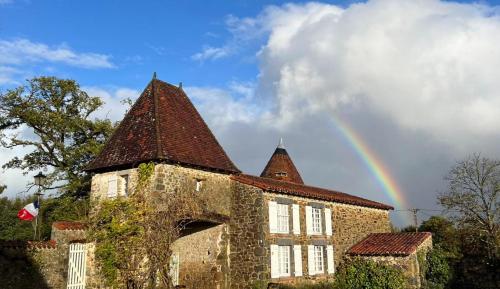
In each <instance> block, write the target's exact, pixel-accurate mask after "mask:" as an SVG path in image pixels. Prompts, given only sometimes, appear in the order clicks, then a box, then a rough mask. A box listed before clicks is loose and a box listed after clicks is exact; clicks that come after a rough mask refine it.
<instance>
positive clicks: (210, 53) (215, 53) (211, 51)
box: [191, 46, 232, 61]
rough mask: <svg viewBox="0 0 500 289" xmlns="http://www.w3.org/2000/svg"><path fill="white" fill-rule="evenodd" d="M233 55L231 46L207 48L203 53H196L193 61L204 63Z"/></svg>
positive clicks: (192, 57)
mask: <svg viewBox="0 0 500 289" xmlns="http://www.w3.org/2000/svg"><path fill="white" fill-rule="evenodd" d="M231 53H232V51H231V49H230V47H229V46H223V47H211V46H207V47H205V48H203V50H202V51H201V52H198V53H195V54H194V55H192V56H191V59H193V60H198V61H204V60H208V59H212V60H215V59H218V58H222V57H225V56H228V55H230V54H231Z"/></svg>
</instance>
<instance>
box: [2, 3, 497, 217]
mask: <svg viewBox="0 0 500 289" xmlns="http://www.w3.org/2000/svg"><path fill="white" fill-rule="evenodd" d="M496 5H499V1H479V2H471V1H458V2H457V1H439V0H421V1H415V0H372V1H366V2H357V1H326V2H325V1H323V2H306V1H301V2H290V1H221V0H215V1H97V0H96V1H62V0H61V1H30V0H0V90H5V89H8V88H12V87H15V86H18V85H20V84H22V83H23V81H24V80H25V79H27V78H31V77H33V76H37V75H55V76H58V77H63V78H71V79H75V80H77V81H78V82H79V83H80V84H81V86H82V87H83V88H84V89H86V90H87V91H88V92H89V94H92V95H99V96H101V97H103V99H104V100H105V101H106V105H105V107H104V108H103V109H102V111H100V112H99V114H98V115H97V116H98V117H102V116H107V117H110V118H112V119H113V120H120V119H121V118H122V116H123V113H124V111H125V107H124V106H123V105H121V104H120V100H121V99H123V98H126V97H130V98H132V99H133V98H135V97H137V95H138V94H139V92H140V91H141V90H142V89H143V88H144V87H145V86H146V84H147V83H148V81H149V80H150V79H151V77H152V74H153V72H154V71H156V72H157V74H158V78H160V79H162V80H165V81H167V82H171V83H173V84H177V83H179V82H183V85H184V87H186V91H187V92H188V95H189V96H190V97H191V99H192V100H193V101H194V103H195V104H196V106H197V108H198V109H199V111H200V112H201V114H202V115H203V116H204V118H205V120H206V121H207V123H208V124H209V126H210V127H211V128H212V129H213V131H214V133H215V134H216V136H217V137H218V139H219V141H220V142H221V143H222V145H223V146H224V148H225V149H226V151H227V152H228V154H229V155H230V157H231V158H232V159H233V161H234V162H235V163H236V164H237V166H238V167H239V168H240V169H242V170H243V171H245V172H248V173H252V174H259V173H260V170H262V168H263V167H264V165H265V163H266V161H267V159H268V158H269V156H270V154H271V153H272V151H273V150H274V147H275V146H276V144H277V141H278V139H279V137H284V138H285V144H286V146H287V148H288V150H289V152H290V153H291V155H292V158H293V159H294V161H295V163H296V165H297V167H298V168H299V170H300V171H301V173H302V176H303V178H304V180H305V181H306V183H309V184H313V185H318V186H323V187H328V188H333V189H338V190H342V191H345V192H348V193H353V194H357V195H360V196H363V197H367V198H370V199H374V200H378V201H381V202H386V203H389V204H391V202H392V201H391V199H390V198H389V197H388V195H387V193H386V192H384V191H385V188H383V187H381V186H380V184H379V183H377V181H376V178H375V177H374V176H373V175H372V174H371V173H370V171H369V169H368V168H367V167H366V166H365V165H364V163H363V160H362V159H361V158H360V156H359V155H357V154H356V152H354V151H353V149H352V146H351V145H350V144H349V143H346V141H345V139H344V137H343V136H342V135H339V134H338V130H336V129H335V128H334V127H335V125H336V124H335V123H334V122H333V120H332V119H333V118H332V115H334V116H335V118H337V119H342V121H343V122H345V123H348V124H349V126H351V127H352V129H353V130H354V131H355V132H356V133H357V134H358V135H360V136H361V138H362V139H363V141H364V143H365V144H366V146H367V147H369V148H370V149H371V150H372V152H373V153H374V154H375V155H377V157H378V158H379V160H380V161H381V162H382V163H384V165H385V167H386V168H387V170H388V171H389V172H390V173H391V175H392V177H393V178H394V179H395V180H397V182H398V185H399V186H400V187H401V195H404V197H405V199H407V204H406V205H405V206H406V207H418V208H431V209H435V208H439V206H438V205H437V204H436V195H437V194H438V193H439V192H442V191H445V190H446V186H447V184H446V182H445V181H443V176H444V175H446V173H447V171H448V170H449V168H450V166H451V165H453V163H454V162H455V161H456V160H457V159H462V158H463V157H465V156H467V155H468V154H470V153H473V152H481V153H483V155H485V156H488V157H493V158H500V148H499V147H498V146H497V145H496V144H498V143H499V142H500V135H498V131H500V113H499V111H498V108H499V107H500V84H499V81H498V79H499V77H498V75H500V39H499V37H498V35H500V13H499V11H500V9H499V8H498V7H497V6H496ZM26 150H27V149H24V150H22V149H18V150H5V149H2V150H0V163H4V162H5V161H7V160H8V159H9V158H11V157H13V156H17V155H22V154H23V152H26ZM28 182H29V178H27V177H23V176H22V174H21V172H18V171H14V172H13V171H3V170H2V171H0V183H4V184H7V185H8V190H7V194H8V195H10V196H15V195H17V194H18V193H19V192H21V191H22V190H23V189H24V187H25V186H26V184H27V183H28ZM394 214H395V215H396V217H395V219H396V220H398V221H397V222H398V224H404V223H405V222H406V221H408V218H407V216H401V215H402V214H404V213H394ZM398 214H399V215H398ZM421 217H422V218H424V217H425V216H424V215H422V216H421Z"/></svg>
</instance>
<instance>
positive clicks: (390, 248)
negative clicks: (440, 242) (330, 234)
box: [347, 232, 432, 256]
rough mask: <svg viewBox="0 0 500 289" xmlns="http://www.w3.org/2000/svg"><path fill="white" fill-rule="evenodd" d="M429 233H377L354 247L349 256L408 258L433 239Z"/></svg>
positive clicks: (349, 251)
mask: <svg viewBox="0 0 500 289" xmlns="http://www.w3.org/2000/svg"><path fill="white" fill-rule="evenodd" d="M431 236H432V234H431V233H429V232H418V233H417V232H415V233H376V234H371V235H369V236H368V237H366V238H365V239H364V240H362V241H361V242H359V243H357V244H356V245H354V246H352V247H351V248H350V249H349V250H348V251H347V254H349V255H361V256H408V255H410V254H413V253H414V252H415V251H416V250H417V248H418V246H420V245H421V244H422V243H423V242H424V241H425V240H427V239H428V238H431Z"/></svg>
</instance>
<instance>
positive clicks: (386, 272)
mask: <svg viewBox="0 0 500 289" xmlns="http://www.w3.org/2000/svg"><path fill="white" fill-rule="evenodd" d="M405 286H406V279H405V277H404V275H403V272H402V271H401V270H400V269H398V268H396V267H394V266H390V265H385V264H380V263H376V262H374V261H371V260H364V259H354V260H352V261H351V262H347V263H346V264H344V265H343V266H342V267H341V268H340V270H339V272H338V273H337V275H336V280H335V286H334V288H338V289H403V288H406V287H405Z"/></svg>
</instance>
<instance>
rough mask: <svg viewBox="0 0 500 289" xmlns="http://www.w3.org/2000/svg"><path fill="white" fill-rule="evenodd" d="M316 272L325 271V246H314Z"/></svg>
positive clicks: (314, 268)
mask: <svg viewBox="0 0 500 289" xmlns="http://www.w3.org/2000/svg"><path fill="white" fill-rule="evenodd" d="M313 272H314V273H315V274H318V273H320V274H321V273H323V246H314V267H313Z"/></svg>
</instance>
